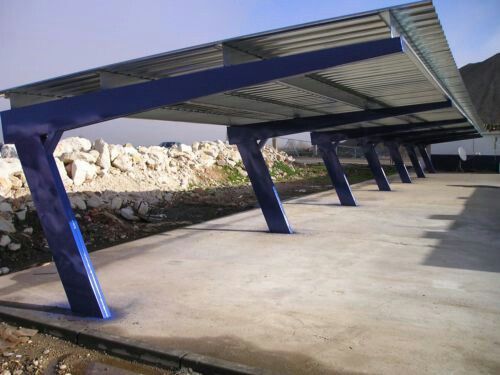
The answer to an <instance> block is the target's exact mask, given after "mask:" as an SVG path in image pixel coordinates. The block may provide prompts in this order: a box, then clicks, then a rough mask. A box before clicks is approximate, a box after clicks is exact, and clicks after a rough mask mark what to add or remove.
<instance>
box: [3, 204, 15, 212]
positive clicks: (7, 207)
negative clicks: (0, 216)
mask: <svg viewBox="0 0 500 375" xmlns="http://www.w3.org/2000/svg"><path fill="white" fill-rule="evenodd" d="M0 212H13V211H12V205H11V204H10V203H8V202H2V203H0Z"/></svg>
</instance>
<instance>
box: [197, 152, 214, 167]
mask: <svg viewBox="0 0 500 375" xmlns="http://www.w3.org/2000/svg"><path fill="white" fill-rule="evenodd" d="M199 162H200V164H201V165H202V166H204V167H211V166H212V165H214V164H215V163H216V162H217V159H215V158H214V157H213V156H211V155H209V154H206V153H204V154H201V155H200V158H199Z"/></svg>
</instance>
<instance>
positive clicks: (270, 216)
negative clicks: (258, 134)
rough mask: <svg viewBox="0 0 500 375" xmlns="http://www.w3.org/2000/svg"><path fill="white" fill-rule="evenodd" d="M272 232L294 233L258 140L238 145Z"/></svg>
mask: <svg viewBox="0 0 500 375" xmlns="http://www.w3.org/2000/svg"><path fill="white" fill-rule="evenodd" d="M236 146H237V147H238V151H239V152H240V155H241V160H242V161H243V165H244V166H245V169H246V171H247V173H248V178H249V179H250V182H251V183H252V187H253V190H254V192H255V195H256V197H257V200H258V202H259V205H260V209H261V210H262V213H263V214H264V218H265V219H266V223H267V226H268V228H269V231H270V232H271V233H286V234H291V233H293V230H292V228H291V227H290V224H289V223H288V219H287V217H286V214H285V210H284V209H283V206H282V204H281V200H280V197H279V195H278V191H277V190H276V187H275V186H274V182H273V180H272V179H271V175H270V173H269V170H268V168H267V165H266V162H265V161H264V157H263V156H262V152H261V150H260V147H259V144H258V143H257V141H253V140H251V141H248V142H244V143H238V144H237V145H236Z"/></svg>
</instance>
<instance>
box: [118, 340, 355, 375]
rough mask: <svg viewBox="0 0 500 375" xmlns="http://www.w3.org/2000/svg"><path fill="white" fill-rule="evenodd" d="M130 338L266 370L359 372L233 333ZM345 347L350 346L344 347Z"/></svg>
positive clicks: (322, 373)
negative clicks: (334, 366) (262, 345)
mask: <svg viewBox="0 0 500 375" xmlns="http://www.w3.org/2000/svg"><path fill="white" fill-rule="evenodd" d="M113 333H114V334H117V336H123V335H124V334H126V333H125V332H120V331H117V332H113ZM133 339H134V340H135V339H137V340H138V341H140V342H145V343H148V344H149V345H151V344H152V345H153V346H156V347H159V348H161V349H162V350H167V349H172V348H175V350H185V351H188V352H194V353H197V354H203V355H206V356H210V357H213V358H217V359H223V360H226V361H231V362H237V363H242V364H244V365H247V366H252V367H257V368H260V369H264V370H266V371H267V372H266V373H269V371H271V373H272V374H315V375H316V374H317V375H326V374H329V375H333V374H341V375H356V374H360V373H357V372H350V371H345V370H341V369H336V368H332V367H329V366H327V365H325V364H324V363H322V362H320V361H318V360H317V359H315V358H313V357H311V356H308V355H306V354H304V353H302V352H300V351H297V352H291V351H284V350H265V349H263V348H260V347H258V346H256V345H254V344H253V343H251V342H248V341H245V340H242V339H241V338H239V337H236V336H229V335H225V336H215V337H210V336H202V337H196V338H187V337H150V336H142V337H134V338H133ZM346 350H352V349H350V348H346Z"/></svg>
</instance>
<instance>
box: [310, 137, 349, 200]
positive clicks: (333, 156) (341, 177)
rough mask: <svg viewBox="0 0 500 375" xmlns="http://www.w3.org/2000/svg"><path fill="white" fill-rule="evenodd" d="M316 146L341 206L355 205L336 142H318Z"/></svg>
mask: <svg viewBox="0 0 500 375" xmlns="http://www.w3.org/2000/svg"><path fill="white" fill-rule="evenodd" d="M318 148H319V150H320V152H321V156H322V158H323V161H324V163H325V166H326V170H327V171H328V175H329V176H330V179H331V180H332V184H333V187H334V188H335V191H336V192H337V195H338V197H339V200H340V204H341V205H342V206H356V199H354V196H353V195H352V191H351V186H350V185H349V181H347V177H346V175H345V173H344V169H343V168H342V164H340V161H339V158H338V156H337V143H336V142H334V143H320V144H318Z"/></svg>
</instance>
